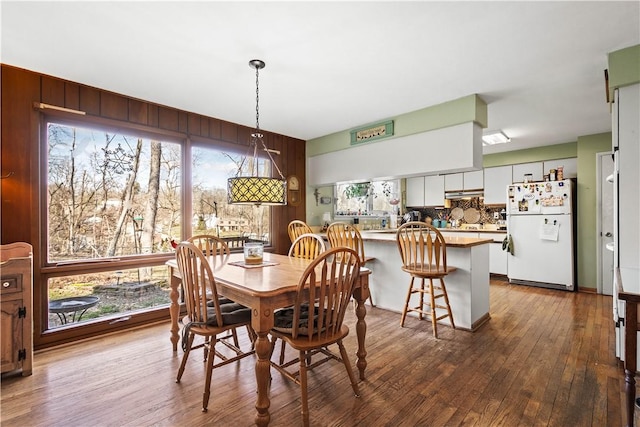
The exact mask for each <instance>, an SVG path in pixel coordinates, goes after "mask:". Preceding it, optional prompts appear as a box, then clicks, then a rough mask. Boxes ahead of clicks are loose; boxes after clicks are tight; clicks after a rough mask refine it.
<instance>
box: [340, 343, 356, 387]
mask: <svg viewBox="0 0 640 427" xmlns="http://www.w3.org/2000/svg"><path fill="white" fill-rule="evenodd" d="M338 347H339V348H340V356H341V357H342V362H343V363H344V367H345V368H347V374H348V375H349V380H350V381H351V388H352V389H353V393H354V394H355V395H356V397H360V389H359V388H358V381H356V377H355V375H354V374H353V368H352V367H351V362H349V355H348V354H347V350H346V349H345V348H344V344H342V340H340V341H338Z"/></svg>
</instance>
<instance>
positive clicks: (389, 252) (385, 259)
mask: <svg viewBox="0 0 640 427" xmlns="http://www.w3.org/2000/svg"><path fill="white" fill-rule="evenodd" d="M361 234H362V238H363V240H364V249H365V254H366V255H367V257H373V258H375V260H374V261H372V262H370V263H367V267H369V268H370V269H371V271H372V274H371V277H370V286H369V289H370V291H371V294H372V295H373V301H374V303H375V305H376V307H379V308H383V309H386V310H391V311H396V312H398V313H401V312H402V309H403V308H404V304H405V298H406V295H407V290H408V289H409V281H410V276H409V274H408V273H405V272H404V271H402V269H401V267H402V261H401V260H400V252H399V251H398V246H397V243H396V234H395V232H394V231H390V230H380V231H363V232H362V233H361ZM445 242H446V244H447V264H448V265H449V266H452V267H456V268H457V270H456V271H454V272H453V273H451V274H449V275H448V276H446V277H445V279H444V280H445V284H446V286H447V293H448V295H449V303H450V305H451V310H452V312H453V319H454V321H455V324H456V329H463V330H467V331H475V330H476V329H478V328H479V327H480V326H482V325H483V324H484V323H485V322H487V321H488V320H489V319H490V315H489V244H490V243H492V242H493V240H492V239H490V238H486V239H485V238H475V237H445ZM411 315H414V316H415V314H414V313H410V314H409V316H411ZM398 323H400V316H398ZM446 323H447V322H444V323H443V324H446Z"/></svg>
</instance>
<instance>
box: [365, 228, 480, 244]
mask: <svg viewBox="0 0 640 427" xmlns="http://www.w3.org/2000/svg"><path fill="white" fill-rule="evenodd" d="M447 231H448V230H447ZM360 234H361V235H362V240H364V241H365V242H366V241H368V240H369V241H379V242H393V243H395V242H396V231H395V230H371V231H361V232H360ZM443 237H444V241H445V243H446V244H447V248H449V247H452V248H470V247H472V246H477V245H484V244H485V243H491V242H493V240H492V239H488V238H487V239H479V238H476V237H454V236H443Z"/></svg>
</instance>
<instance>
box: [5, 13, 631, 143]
mask: <svg viewBox="0 0 640 427" xmlns="http://www.w3.org/2000/svg"><path fill="white" fill-rule="evenodd" d="M0 13H1V23H2V30H1V35H2V45H1V49H2V50H1V51H0V57H1V61H2V62H3V63H5V64H9V65H14V66H17V67H21V68H26V69H29V70H33V71H37V72H41V73H44V74H49V75H53V76H56V77H61V78H64V79H69V80H72V81H75V82H79V83H83V84H87V85H91V86H95V87H98V88H102V89H107V90H110V91H113V92H117V93H122V94H126V95H129V96H133V97H136V98H140V99H144V100H148V101H152V102H156V103H159V104H163V105H167V106H171V107H176V108H179V109H183V110H187V111H192V112H196V113H200V114H204V115H207V116H212V117H216V118H219V119H223V120H228V121H231V122H236V123H240V124H244V125H247V126H253V125H255V71H254V70H253V69H251V68H249V66H248V61H249V60H250V59H253V58H259V59H262V60H264V61H265V62H266V64H267V66H266V68H265V69H264V70H262V71H261V72H260V125H261V128H263V129H266V130H269V131H273V132H277V133H282V134H285V135H289V136H292V137H297V138H301V139H305V140H308V139H312V138H316V137H320V136H324V135H328V134H331V133H334V132H338V131H341V130H345V129H350V128H354V127H359V126H361V125H366V124H369V123H372V122H376V121H379V120H382V119H387V118H393V117H394V116H397V115H400V114H403V113H408V112H411V111H415V110H419V109H422V108H425V107H429V106H432V105H436V104H440V103H442V102H446V101H450V100H454V99H457V98H460V97H464V96H467V95H470V94H474V93H477V94H479V95H480V96H481V97H482V98H483V99H484V100H485V101H486V102H487V103H488V106H489V123H488V128H490V129H503V130H504V131H505V133H507V134H508V135H509V136H510V137H511V138H512V143H511V144H503V145H502V146H494V147H485V151H484V152H485V154H488V153H495V152H500V151H507V150H515V149H521V148H529V147H533V146H538V145H549V144H557V143H564V142H569V141H575V140H576V139H577V137H579V136H583V135H591V134H596V133H601V132H607V131H610V130H611V116H610V114H609V107H608V105H607V104H606V102H605V83H604V70H605V69H606V68H607V53H609V52H612V51H615V50H618V49H621V48H624V47H628V46H632V45H637V44H640V2H638V1H631V2H613V1H601V2H595V1H590V2H575V1H569V2H541V1H534V2H515V1H512V2H504V1H503V2H482V1H472V2H431V1H413V2H396V1H387V2H364V1H358V2H337V1H335V2H328V1H320V2H307V1H299V2H271V1H263V2H245V1H234V2H221V1H199V2H186V1H179V2H167V1H159V2H158V1H156V2H140V1H117V2H92V1H85V2H56V1H48V2H32V1H18V2H11V1H2V2H1V10H0Z"/></svg>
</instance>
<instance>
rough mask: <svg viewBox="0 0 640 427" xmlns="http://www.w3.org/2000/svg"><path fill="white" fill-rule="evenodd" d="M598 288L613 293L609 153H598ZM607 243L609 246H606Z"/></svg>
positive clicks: (605, 292)
mask: <svg viewBox="0 0 640 427" xmlns="http://www.w3.org/2000/svg"><path fill="white" fill-rule="evenodd" d="M597 156H598V182H599V191H598V199H599V200H598V229H599V232H598V236H597V239H598V255H599V258H600V262H599V263H598V267H599V268H598V283H597V287H598V290H599V291H600V292H601V293H602V294H604V295H613V183H612V182H609V181H607V177H608V176H610V175H611V174H613V159H612V158H611V153H598V154H597ZM607 245H609V247H607Z"/></svg>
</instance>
